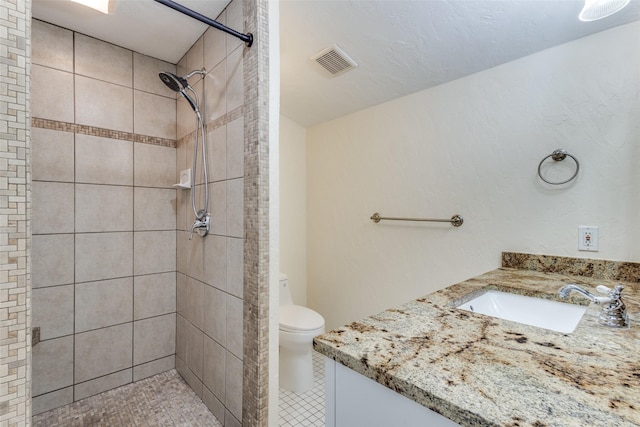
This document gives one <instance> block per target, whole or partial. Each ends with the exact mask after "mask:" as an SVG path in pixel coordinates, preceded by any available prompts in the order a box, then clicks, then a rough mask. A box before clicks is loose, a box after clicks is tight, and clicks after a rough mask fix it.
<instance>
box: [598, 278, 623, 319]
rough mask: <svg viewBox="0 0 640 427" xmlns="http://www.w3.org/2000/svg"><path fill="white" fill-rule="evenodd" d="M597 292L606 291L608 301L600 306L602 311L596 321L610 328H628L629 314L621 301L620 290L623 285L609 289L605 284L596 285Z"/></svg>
mask: <svg viewBox="0 0 640 427" xmlns="http://www.w3.org/2000/svg"><path fill="white" fill-rule="evenodd" d="M596 289H597V290H598V292H608V294H609V296H608V299H609V300H610V302H609V303H608V304H606V305H604V306H603V307H602V311H601V312H600V315H599V316H598V323H600V324H602V325H606V326H609V327H612V328H628V327H629V316H628V315H627V309H626V307H625V305H624V302H623V301H622V290H623V289H624V286H622V285H617V286H616V287H615V288H613V289H610V288H608V287H606V286H602V285H600V286H598V287H597V288H596Z"/></svg>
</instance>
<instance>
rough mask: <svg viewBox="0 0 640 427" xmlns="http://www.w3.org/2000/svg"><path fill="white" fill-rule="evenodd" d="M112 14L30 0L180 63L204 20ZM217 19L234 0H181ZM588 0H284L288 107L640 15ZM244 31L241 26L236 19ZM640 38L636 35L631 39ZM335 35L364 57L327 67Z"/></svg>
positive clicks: (400, 91) (325, 115)
mask: <svg viewBox="0 0 640 427" xmlns="http://www.w3.org/2000/svg"><path fill="white" fill-rule="evenodd" d="M115 1H116V3H115V10H114V14H112V15H109V16H106V15H101V14H99V13H97V12H93V11H91V10H89V9H87V8H86V7H84V6H81V5H78V4H75V3H72V2H70V1H66V0H33V16H34V17H35V18H38V19H42V20H44V21H47V22H51V23H53V24H57V25H60V26H62V27H65V28H69V29H72V30H75V31H79V32H81V33H84V34H87V35H90V36H93V37H97V38H99V39H102V40H105V41H108V42H111V43H114V44H117V45H119V46H123V47H126V48H128V49H132V50H135V51H137V52H140V53H143V54H146V55H149V56H153V57H156V58H159V59H163V60H165V61H168V62H171V63H177V62H178V61H179V60H180V58H181V57H182V56H183V55H184V54H185V53H186V52H187V50H188V49H189V48H190V47H191V45H192V44H193V43H194V42H195V41H196V40H197V39H198V38H199V37H200V35H201V34H202V33H203V32H204V31H205V30H206V28H207V27H206V25H204V24H202V23H200V22H199V21H196V20H195V19H192V18H190V17H187V16H185V15H182V14H181V13H179V12H176V11H174V10H172V9H169V8H168V7H166V6H163V5H161V4H159V3H156V2H155V1H152V0H115ZM178 2H179V3H181V4H183V5H184V6H186V7H188V8H190V9H193V10H195V11H197V12H199V13H201V14H203V15H205V16H208V17H210V18H213V19H215V17H217V16H218V15H219V13H220V12H221V11H222V10H223V9H224V7H225V6H226V4H227V3H228V1H227V0H179V1H178ZM582 5H583V0H410V1H407V0H375V1H374V0H281V1H280V6H279V7H280V46H281V79H280V84H281V111H282V114H283V115H285V116H287V117H289V118H291V119H293V120H294V121H296V122H298V123H299V124H301V125H303V126H312V125H314V124H318V123H322V122H325V121H327V120H331V119H334V118H337V117H340V116H343V115H345V114H349V113H352V112H354V111H358V110H361V109H363V108H367V107H370V106H373V105H377V104H379V103H382V102H386V101H389V100H391V99H395V98H398V97H400V96H404V95H408V94H410V93H413V92H416V91H419V90H424V89H427V88H430V87H433V86H436V85H439V84H442V83H445V82H447V81H451V80H455V79H458V78H460V77H463V76H466V75H469V74H472V73H476V72H479V71H482V70H486V69H488V68H491V67H495V66H497V65H499V64H503V63H506V62H509V61H512V60H514V59H517V58H520V57H523V56H526V55H530V54H532V53H534V52H537V51H540V50H543V49H547V48H549V47H552V46H556V45H559V44H562V43H566V42H568V41H571V40H575V39H577V38H580V37H584V36H587V35H589V34H593V33H596V32H599V31H603V30H605V29H608V28H612V27H615V26H618V25H622V24H625V23H629V22H632V21H637V20H640V0H631V3H630V4H629V5H628V6H627V7H626V8H625V9H623V10H622V11H621V12H619V13H617V14H615V15H612V16H610V17H608V18H605V19H602V20H599V21H594V22H580V21H579V20H578V19H577V16H578V13H579V12H580V10H581V8H582ZM235 29H236V30H238V31H241V32H242V31H243V29H242V28H235ZM629 42H630V43H637V44H638V46H639V48H640V34H639V37H638V39H636V40H630V41H629ZM332 44H337V45H338V46H339V47H340V48H342V49H343V50H344V51H345V52H346V53H347V54H348V55H350V56H351V57H352V58H353V59H354V60H355V61H356V62H357V63H358V67H357V68H355V69H354V70H352V71H349V72H346V73H344V74H342V75H339V76H336V77H328V76H327V73H326V72H325V71H324V70H323V69H321V68H320V67H319V66H318V65H317V64H315V62H314V61H312V60H311V59H310V58H311V57H312V56H313V55H314V54H316V53H317V52H319V51H320V50H322V49H324V48H327V47H329V46H331V45H332Z"/></svg>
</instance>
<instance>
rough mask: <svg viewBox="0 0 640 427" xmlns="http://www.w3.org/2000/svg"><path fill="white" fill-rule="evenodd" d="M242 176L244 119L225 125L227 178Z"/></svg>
mask: <svg viewBox="0 0 640 427" xmlns="http://www.w3.org/2000/svg"><path fill="white" fill-rule="evenodd" d="M242 176H244V119H243V118H242V117H240V118H239V119H236V120H234V121H232V122H231V123H229V124H228V125H227V178H241V177H242Z"/></svg>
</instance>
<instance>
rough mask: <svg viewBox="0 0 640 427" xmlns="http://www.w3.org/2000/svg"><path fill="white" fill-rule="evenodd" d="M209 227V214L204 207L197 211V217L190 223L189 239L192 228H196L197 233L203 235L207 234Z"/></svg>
mask: <svg viewBox="0 0 640 427" xmlns="http://www.w3.org/2000/svg"><path fill="white" fill-rule="evenodd" d="M209 227H211V215H209V213H208V212H205V211H204V209H201V210H200V211H198V217H197V218H196V220H195V221H194V222H193V224H191V231H190V232H189V240H191V238H192V237H193V230H196V229H197V230H198V235H199V236H200V237H204V236H206V235H207V234H209Z"/></svg>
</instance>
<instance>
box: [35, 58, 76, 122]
mask: <svg viewBox="0 0 640 427" xmlns="http://www.w3.org/2000/svg"><path fill="white" fill-rule="evenodd" d="M31 117H37V118H40V119H50V120H59V121H62V122H68V123H73V121H74V105H73V74H71V73H68V72H66V71H60V70H54V69H53V68H47V67H42V66H40V65H35V64H34V65H32V66H31Z"/></svg>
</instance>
